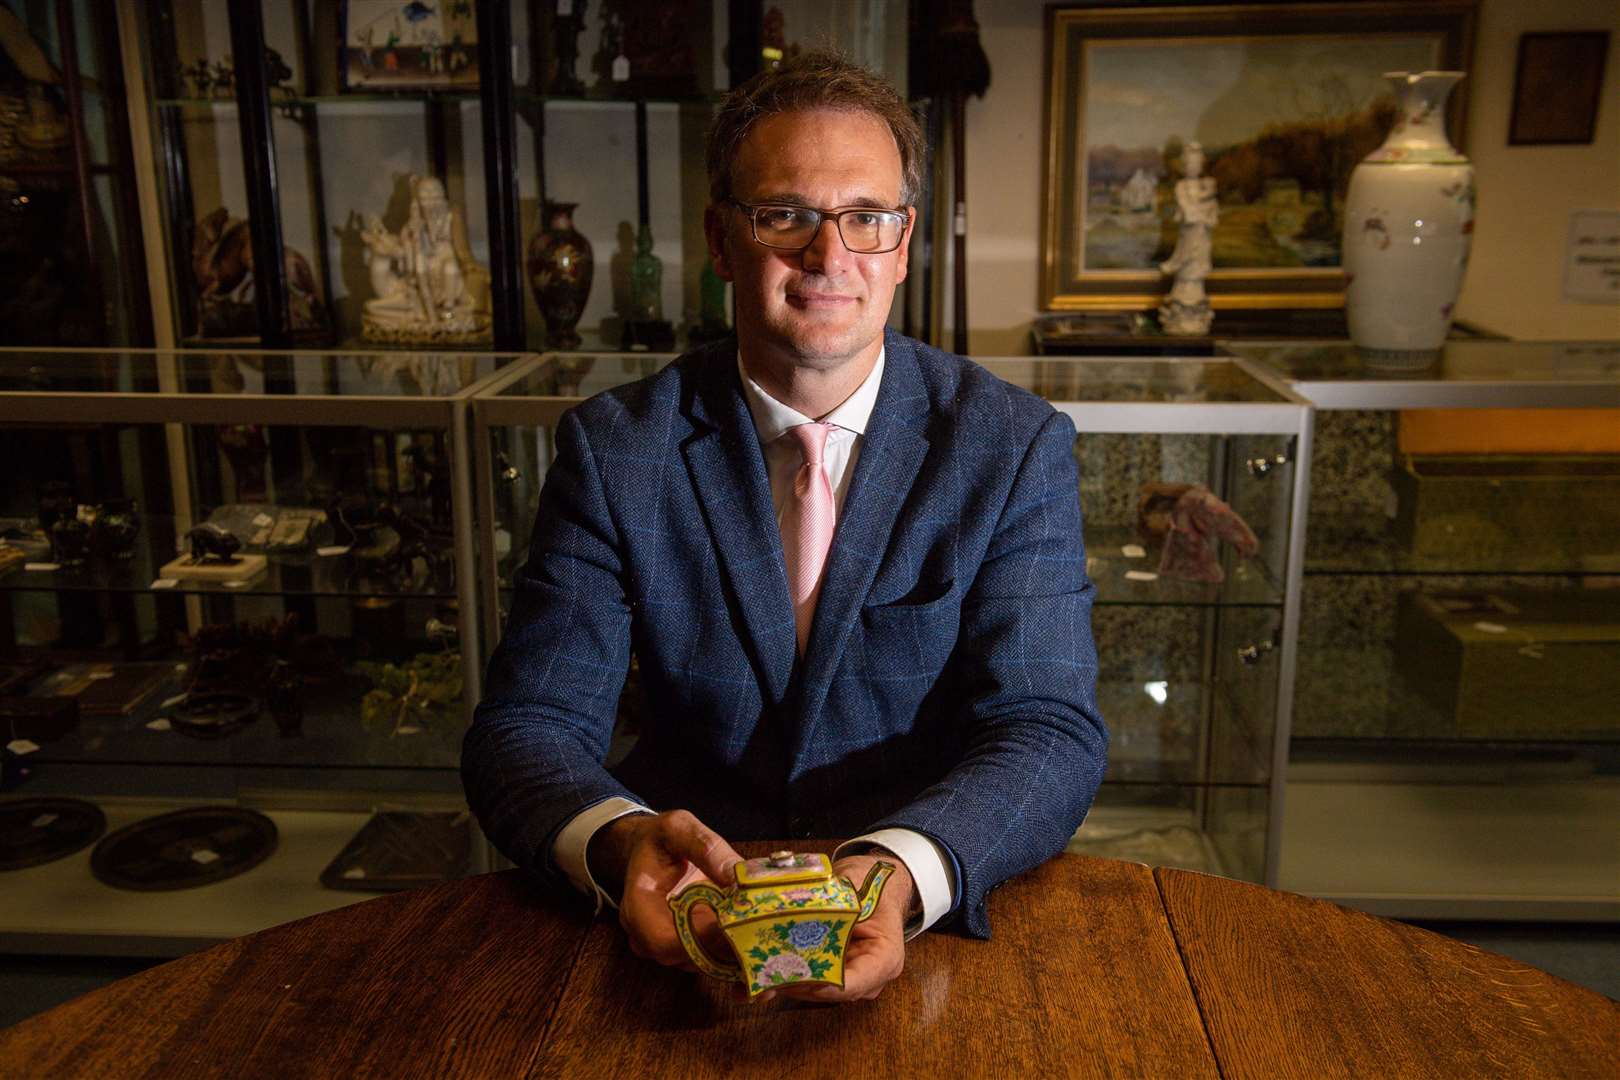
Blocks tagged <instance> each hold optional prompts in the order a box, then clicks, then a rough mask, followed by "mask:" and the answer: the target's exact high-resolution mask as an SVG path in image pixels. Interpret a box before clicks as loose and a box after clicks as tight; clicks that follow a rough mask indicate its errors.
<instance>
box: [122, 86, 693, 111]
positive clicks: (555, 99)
mask: <svg viewBox="0 0 1620 1080" xmlns="http://www.w3.org/2000/svg"><path fill="white" fill-rule="evenodd" d="M723 97H724V95H723V94H718V93H716V94H687V95H653V96H640V97H614V96H609V95H605V94H604V95H594V94H584V95H571V94H536V93H534V92H532V91H528V90H519V91H517V92H516V93H514V94H513V95H512V100H513V101H515V102H516V103H517V104H518V105H520V106H521V105H562V106H586V107H620V108H624V107H629V108H633V107H635V106H636V105H637V104H638V103H643V104H647V105H716V104H718V103H719V102H720V101H721V100H722V98H723ZM480 100H481V98H480V95H479V92H478V91H477V90H400V91H394V92H386V93H385V92H378V91H374V90H367V91H359V92H356V93H353V94H281V93H279V92H275V91H272V92H271V95H270V107H271V108H272V109H275V108H278V107H280V106H284V105H311V106H317V107H319V106H322V105H379V104H381V105H395V104H398V105H432V104H435V103H437V102H454V103H457V104H461V103H464V102H473V103H477V102H479V101H480ZM153 104H154V105H157V106H159V107H160V108H168V109H179V108H200V107H205V106H212V107H216V108H220V107H223V108H228V109H234V108H236V106H237V102H236V99H235V98H234V97H206V98H203V97H165V98H155V99H154V100H153Z"/></svg>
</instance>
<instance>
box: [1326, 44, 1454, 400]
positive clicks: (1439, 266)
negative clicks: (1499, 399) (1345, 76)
mask: <svg viewBox="0 0 1620 1080" xmlns="http://www.w3.org/2000/svg"><path fill="white" fill-rule="evenodd" d="M1384 77H1385V78H1386V79H1388V80H1389V81H1390V82H1391V84H1393V86H1394V88H1395V92H1396V95H1397V96H1398V97H1399V99H1400V112H1399V114H1398V116H1397V118H1396V121H1395V126H1394V127H1393V128H1392V129H1391V130H1390V133H1389V137H1388V138H1387V139H1385V140H1384V143H1383V145H1382V146H1380V147H1379V148H1378V149H1377V150H1374V151H1373V152H1372V153H1371V154H1368V155H1367V157H1366V158H1365V159H1364V160H1363V161H1362V162H1361V164H1359V165H1357V166H1356V169H1355V172H1354V173H1352V174H1351V177H1350V191H1349V195H1348V196H1347V198H1346V200H1345V208H1344V245H1343V251H1344V274H1345V281H1346V286H1345V294H1344V306H1345V315H1346V317H1347V318H1348V320H1349V323H1350V339H1351V340H1352V341H1353V342H1355V344H1356V346H1357V347H1358V348H1359V350H1360V351H1361V354H1362V357H1363V359H1364V360H1365V361H1366V363H1367V364H1368V365H1369V366H1371V367H1382V368H1386V369H1397V370H1400V369H1405V370H1415V369H1422V368H1426V367H1428V366H1429V365H1430V364H1432V363H1433V362H1434V361H1435V360H1437V359H1438V358H1439V355H1440V347H1441V345H1442V344H1443V343H1444V341H1445V340H1446V334H1447V332H1448V331H1449V330H1450V329H1451V315H1452V309H1453V307H1454V306H1455V305H1456V303H1457V296H1458V294H1459V293H1460V292H1461V291H1462V283H1463V274H1464V272H1465V271H1466V270H1467V269H1468V252H1469V248H1470V247H1471V245H1472V241H1473V234H1474V167H1473V166H1472V165H1470V164H1469V163H1468V159H1467V158H1466V157H1464V156H1463V155H1462V154H1461V153H1460V152H1459V151H1458V150H1457V148H1456V147H1455V146H1452V145H1451V140H1450V139H1448V138H1447V137H1446V127H1445V105H1446V99H1447V98H1448V97H1450V96H1451V90H1452V87H1454V86H1456V85H1457V83H1458V82H1460V81H1461V80H1462V79H1463V73H1462V72H1460V71H1422V72H1417V73H1408V72H1404V71H1394V72H1389V73H1387V74H1386V75H1385V76H1384Z"/></svg>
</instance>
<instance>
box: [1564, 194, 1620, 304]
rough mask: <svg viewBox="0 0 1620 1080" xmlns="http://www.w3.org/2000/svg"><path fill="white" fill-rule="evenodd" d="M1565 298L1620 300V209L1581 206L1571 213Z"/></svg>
mask: <svg viewBox="0 0 1620 1080" xmlns="http://www.w3.org/2000/svg"><path fill="white" fill-rule="evenodd" d="M1564 299H1565V300H1572V301H1574V302H1575V303H1577V304H1620V210H1577V211H1575V212H1574V213H1573V214H1571V215H1570V216H1569V245H1568V247H1567V248H1566V250H1565V253H1564Z"/></svg>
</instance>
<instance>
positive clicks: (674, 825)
mask: <svg viewBox="0 0 1620 1080" xmlns="http://www.w3.org/2000/svg"><path fill="white" fill-rule="evenodd" d="M664 817H665V819H666V821H665V826H666V827H665V830H664V832H663V844H664V848H665V850H667V851H669V852H670V853H671V854H673V855H678V856H680V857H681V858H683V859H685V860H687V861H688V862H690V863H692V865H694V866H696V867H697V868H698V869H699V870H702V871H703V873H704V874H705V875H707V876H708V878H709V880H711V881H713V882H715V883H716V884H717V885H719V886H720V887H721V888H722V889H724V888H729V887H730V886H731V884H732V883H733V882H734V881H735V880H736V879H735V875H734V874H733V868H734V867H735V866H736V865H737V864H738V863H740V862H742V856H741V855H739V854H737V849H736V848H734V847H732V846H731V845H730V844H728V843H726V840H725V838H724V837H722V836H721V835H720V834H719V833H717V832H715V831H714V830H713V829H711V828H709V827H708V826H707V825H705V824H703V822H701V821H699V820H698V819H697V818H696V817H695V816H693V815H692V814H691V813H688V812H687V811H685V810H672V811H670V812H669V813H668V814H665V815H664Z"/></svg>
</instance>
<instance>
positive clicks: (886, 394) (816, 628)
mask: <svg viewBox="0 0 1620 1080" xmlns="http://www.w3.org/2000/svg"><path fill="white" fill-rule="evenodd" d="M885 349H886V351H885V354H884V360H883V384H882V385H881V386H880V387H879V388H878V396H877V401H876V402H875V403H874V404H873V406H872V417H871V419H870V420H869V421H868V422H867V425H866V434H865V436H864V437H863V438H862V440H861V456H860V459H859V460H858V461H857V462H856V463H855V475H854V476H853V477H851V478H850V484H849V492H848V494H846V495H845V497H844V506H843V509H842V511H841V512H840V513H839V515H838V524H837V527H836V530H835V531H834V533H833V541H832V550H831V552H830V553H829V558H828V562H827V576H826V577H825V578H824V579H823V580H822V583H821V595H820V597H819V598H818V599H817V600H816V617H815V622H814V623H813V624H812V626H811V628H810V646H809V649H808V650H807V651H806V654H805V658H804V659H805V663H804V669H803V685H802V687H801V694H802V697H801V715H802V717H803V719H802V721H801V723H800V725H799V730H798V732H796V733H795V737H794V741H795V743H796V744H797V745H798V746H803V745H804V744H805V743H808V742H809V741H810V738H811V736H812V734H813V732H814V729H815V726H816V722H817V720H818V718H819V714H820V712H821V706H822V703H823V702H824V701H825V700H826V697H827V691H828V689H829V688H830V686H831V685H832V677H833V673H834V671H835V670H836V669H837V667H838V658H839V656H840V655H841V654H842V652H843V650H844V643H845V642H846V641H847V640H848V638H849V634H850V630H851V629H852V628H853V627H854V625H855V620H856V618H857V617H858V616H859V615H860V609H861V605H862V603H863V601H865V599H866V597H867V594H868V593H869V592H870V590H871V588H872V579H873V578H874V577H876V576H877V570H878V566H879V564H880V563H881V562H882V561H883V554H884V552H885V551H886V550H887V549H888V546H889V534H890V533H891V532H892V531H893V529H894V521H895V518H896V517H897V516H899V513H900V507H901V506H902V505H903V504H904V503H905V501H906V496H907V494H908V493H909V492H910V491H911V486H912V484H913V483H914V482H915V481H916V479H917V473H918V471H919V470H920V469H921V468H922V463H923V458H924V457H926V456H927V454H928V439H927V437H926V435H925V434H924V428H923V421H924V420H925V419H926V417H927V415H928V394H927V388H926V387H925V386H924V385H923V381H922V376H921V374H920V373H919V372H918V370H917V359H916V356H915V354H914V353H913V352H912V348H911V343H910V342H909V341H907V340H906V339H905V338H903V337H901V336H899V335H898V334H894V333H888V334H886V337H885Z"/></svg>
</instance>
